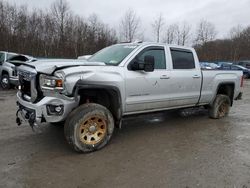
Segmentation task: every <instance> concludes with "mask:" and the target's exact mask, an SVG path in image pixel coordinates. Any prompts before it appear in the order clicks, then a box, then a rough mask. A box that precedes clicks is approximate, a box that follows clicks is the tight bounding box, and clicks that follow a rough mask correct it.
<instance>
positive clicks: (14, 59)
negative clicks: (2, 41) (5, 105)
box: [0, 51, 34, 89]
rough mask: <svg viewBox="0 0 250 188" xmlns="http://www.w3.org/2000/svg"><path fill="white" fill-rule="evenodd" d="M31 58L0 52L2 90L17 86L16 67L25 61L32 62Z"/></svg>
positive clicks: (0, 84) (0, 82)
mask: <svg viewBox="0 0 250 188" xmlns="http://www.w3.org/2000/svg"><path fill="white" fill-rule="evenodd" d="M33 59H34V58H33V57H30V56H27V55H22V54H16V53H12V52H4V51H0V86H1V88H2V89H10V88H11V87H12V86H17V85H18V76H17V67H18V66H19V65H21V64H22V63H23V62H25V61H31V60H33Z"/></svg>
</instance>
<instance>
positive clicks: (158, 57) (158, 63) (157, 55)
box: [137, 48, 166, 69]
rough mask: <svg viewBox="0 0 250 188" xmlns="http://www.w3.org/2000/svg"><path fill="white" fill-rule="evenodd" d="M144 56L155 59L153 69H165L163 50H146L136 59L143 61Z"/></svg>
mask: <svg viewBox="0 0 250 188" xmlns="http://www.w3.org/2000/svg"><path fill="white" fill-rule="evenodd" d="M146 55H150V56H153V57H154V59H155V69H166V59H165V51H164V49H163V48H162V49H148V50H146V51H144V52H143V53H142V54H140V55H139V56H138V57H137V59H138V60H139V61H141V62H143V61H144V57H145V56H146Z"/></svg>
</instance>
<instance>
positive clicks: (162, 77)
mask: <svg viewBox="0 0 250 188" xmlns="http://www.w3.org/2000/svg"><path fill="white" fill-rule="evenodd" d="M169 78H170V77H169V76H168V75H161V77H160V79H169Z"/></svg>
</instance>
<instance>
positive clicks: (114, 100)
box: [74, 83, 122, 123]
mask: <svg viewBox="0 0 250 188" xmlns="http://www.w3.org/2000/svg"><path fill="white" fill-rule="evenodd" d="M74 93H75V96H80V102H79V105H81V104H84V103H88V102H94V103H97V104H101V105H103V106H105V107H106V108H107V109H109V110H110V112H111V113H112V115H113V116H114V119H115V122H117V123H119V121H120V120H121V118H122V99H121V93H120V90H119V88H118V87H116V86H111V85H99V84H87V83H84V84H83V83H77V84H76V86H75V88H74Z"/></svg>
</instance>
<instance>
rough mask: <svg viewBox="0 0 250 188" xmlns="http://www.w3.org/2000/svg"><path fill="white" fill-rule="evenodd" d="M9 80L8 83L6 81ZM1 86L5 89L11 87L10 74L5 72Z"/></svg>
mask: <svg viewBox="0 0 250 188" xmlns="http://www.w3.org/2000/svg"><path fill="white" fill-rule="evenodd" d="M6 81H7V83H6ZM0 84H1V88H2V89H4V90H7V89H10V87H11V85H10V78H9V75H8V74H3V75H2V77H1V83H0Z"/></svg>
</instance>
